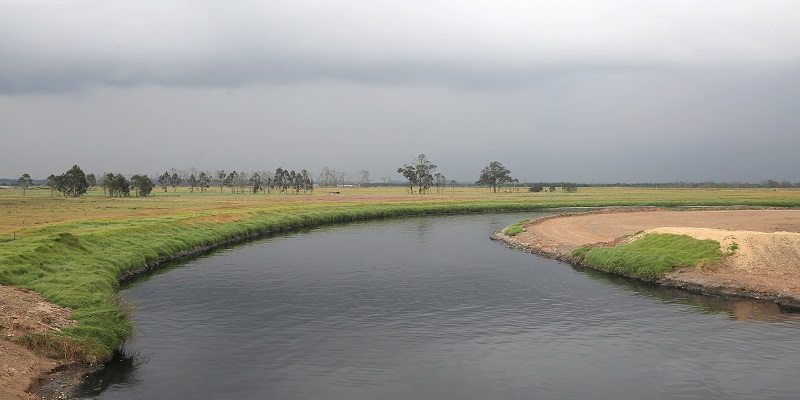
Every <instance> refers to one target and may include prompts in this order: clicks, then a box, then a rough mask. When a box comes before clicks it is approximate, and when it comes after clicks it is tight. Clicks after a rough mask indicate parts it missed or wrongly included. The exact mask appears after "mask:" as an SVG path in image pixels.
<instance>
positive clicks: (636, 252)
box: [573, 233, 723, 281]
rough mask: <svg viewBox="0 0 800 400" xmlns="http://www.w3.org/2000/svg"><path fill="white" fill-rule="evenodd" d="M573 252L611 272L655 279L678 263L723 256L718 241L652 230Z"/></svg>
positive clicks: (707, 262)
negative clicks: (625, 240) (623, 241)
mask: <svg viewBox="0 0 800 400" xmlns="http://www.w3.org/2000/svg"><path fill="white" fill-rule="evenodd" d="M573 256H576V257H581V256H582V257H583V261H584V262H586V263H587V264H590V265H595V266H599V267H602V268H603V269H606V270H608V271H610V272H614V273H618V274H622V275H627V276H632V277H636V278H640V279H644V280H648V281H655V280H657V279H659V278H660V277H662V276H664V274H667V273H669V272H672V270H673V269H674V268H675V267H694V266H697V265H712V264H715V263H718V262H720V261H721V260H722V257H723V254H722V251H721V250H720V244H719V242H716V241H714V240H698V239H695V238H693V237H691V236H688V235H675V234H668V233H666V234H650V235H645V236H644V237H642V238H640V239H638V240H635V241H633V242H630V243H626V244H622V245H619V246H615V247H597V248H592V249H587V248H580V249H576V250H575V251H574V252H573Z"/></svg>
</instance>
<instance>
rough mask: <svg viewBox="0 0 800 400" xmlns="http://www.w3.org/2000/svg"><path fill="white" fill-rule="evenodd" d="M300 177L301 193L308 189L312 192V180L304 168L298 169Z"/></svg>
mask: <svg viewBox="0 0 800 400" xmlns="http://www.w3.org/2000/svg"><path fill="white" fill-rule="evenodd" d="M299 175H300V179H301V183H302V188H303V194H307V193H308V192H309V191H310V192H312V193H313V192H314V181H313V180H312V179H311V174H309V173H308V171H306V170H302V171H300V174H299Z"/></svg>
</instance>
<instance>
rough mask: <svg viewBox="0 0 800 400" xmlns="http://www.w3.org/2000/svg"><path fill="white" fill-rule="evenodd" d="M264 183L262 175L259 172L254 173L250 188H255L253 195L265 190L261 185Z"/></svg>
mask: <svg viewBox="0 0 800 400" xmlns="http://www.w3.org/2000/svg"><path fill="white" fill-rule="evenodd" d="M263 184H264V182H262V181H261V175H259V174H258V172H253V176H251V177H250V186H252V187H253V193H258V191H259V190H261V189H263V188H262V187H261V185H263Z"/></svg>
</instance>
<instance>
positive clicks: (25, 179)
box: [17, 174, 33, 196]
mask: <svg viewBox="0 0 800 400" xmlns="http://www.w3.org/2000/svg"><path fill="white" fill-rule="evenodd" d="M31 185H33V179H31V176H30V175H28V174H22V176H21V177H19V179H17V186H19V187H21V188H22V195H23V196H25V189H27V188H29V187H30V186H31Z"/></svg>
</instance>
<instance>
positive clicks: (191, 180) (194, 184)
mask: <svg viewBox="0 0 800 400" xmlns="http://www.w3.org/2000/svg"><path fill="white" fill-rule="evenodd" d="M187 183H188V184H189V190H190V191H191V192H192V193H194V188H196V187H197V185H198V181H197V178H196V177H195V176H194V174H191V175H189V179H188V180H187Z"/></svg>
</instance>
